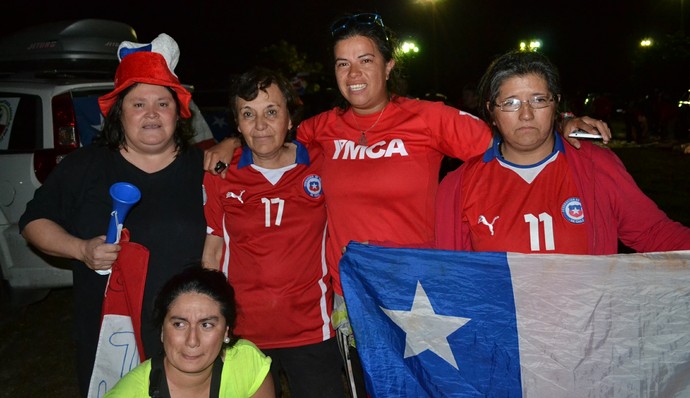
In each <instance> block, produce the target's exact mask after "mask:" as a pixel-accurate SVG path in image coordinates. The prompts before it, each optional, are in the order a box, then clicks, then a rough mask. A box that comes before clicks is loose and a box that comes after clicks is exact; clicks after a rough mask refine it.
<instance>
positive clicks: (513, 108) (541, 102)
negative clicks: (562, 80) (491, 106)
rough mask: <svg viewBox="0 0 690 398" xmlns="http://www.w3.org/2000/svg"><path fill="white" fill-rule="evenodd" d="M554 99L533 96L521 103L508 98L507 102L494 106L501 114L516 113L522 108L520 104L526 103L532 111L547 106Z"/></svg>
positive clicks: (545, 96)
mask: <svg viewBox="0 0 690 398" xmlns="http://www.w3.org/2000/svg"><path fill="white" fill-rule="evenodd" d="M555 99H556V98H554V97H553V96H550V95H535V96H534V97H532V98H530V99H528V100H525V101H522V100H519V99H517V98H508V99H507V100H505V101H503V102H500V103H498V104H496V106H498V107H499V108H500V109H501V111H503V112H517V111H518V110H520V108H521V107H522V104H524V103H528V104H529V106H530V107H531V108H532V109H542V108H546V107H547V106H549V105H550V104H551V103H552V102H553V101H554V100H555Z"/></svg>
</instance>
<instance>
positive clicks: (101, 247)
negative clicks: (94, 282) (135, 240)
mask: <svg viewBox="0 0 690 398" xmlns="http://www.w3.org/2000/svg"><path fill="white" fill-rule="evenodd" d="M120 249H121V246H120V245H117V244H113V243H105V235H101V236H97V237H95V238H92V239H87V240H83V241H82V248H81V257H80V258H78V259H79V260H81V261H82V262H83V263H84V264H86V266H87V267H89V268H91V269H92V270H94V271H97V270H108V269H110V268H112V267H113V263H114V262H115V260H117V256H118V254H119V253H120Z"/></svg>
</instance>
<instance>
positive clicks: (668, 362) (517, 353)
mask: <svg viewBox="0 0 690 398" xmlns="http://www.w3.org/2000/svg"><path fill="white" fill-rule="evenodd" d="M340 273H341V279H342V285H343V291H344V293H345V302H346V304H347V308H348V312H349V316H350V321H351V323H352V327H353V330H354V335H355V342H356V345H357V351H358V352H359V354H360V357H361V359H362V364H363V367H364V371H365V382H366V386H367V390H368V392H369V394H370V395H371V396H372V397H523V396H524V397H688V396H690V251H682V252H668V253H648V254H624V255H611V256H576V255H546V254H544V255H539V254H515V253H488V252H485V253H470V252H453V251H443V250H421V249H393V248H382V247H375V246H368V245H362V244H358V243H350V245H349V246H348V247H347V251H346V253H345V255H344V257H343V258H342V260H341V262H340Z"/></svg>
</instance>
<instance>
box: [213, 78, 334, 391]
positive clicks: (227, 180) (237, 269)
mask: <svg viewBox="0 0 690 398" xmlns="http://www.w3.org/2000/svg"><path fill="white" fill-rule="evenodd" d="M230 108H231V111H232V114H233V116H234V119H235V122H236V124H237V126H238V130H239V132H240V133H241V134H242V140H243V142H244V147H243V148H238V150H237V151H235V154H234V156H233V158H232V161H231V162H230V165H229V166H228V169H227V172H226V173H225V177H224V178H221V177H220V176H214V175H212V174H210V173H207V174H206V176H205V178H204V188H205V191H206V195H207V197H208V199H207V202H206V204H205V206H204V211H205V214H206V220H207V223H208V235H207V237H206V243H205V247H204V266H206V267H210V268H214V269H221V270H222V271H224V272H225V273H227V276H228V281H229V283H230V284H231V285H232V286H233V287H234V288H235V292H236V298H237V308H238V321H237V329H236V330H237V333H238V334H239V335H241V336H243V337H245V338H247V339H249V340H251V341H252V342H253V343H255V344H256V345H257V346H259V348H261V349H262V350H263V351H264V352H265V353H266V354H267V355H270V356H271V358H272V359H273V362H272V364H271V373H272V374H273V379H274V380H276V381H277V382H276V383H275V389H276V396H281V395H282V387H281V385H280V383H279V381H280V375H281V372H285V375H286V378H287V383H288V387H289V394H290V396H293V397H303V398H306V397H314V398H328V397H333V398H336V397H343V396H344V394H345V392H344V390H343V383H342V374H343V373H342V372H343V362H342V360H341V357H340V352H339V351H338V344H337V341H336V339H335V332H334V330H333V328H332V327H331V322H330V316H331V312H332V309H333V287H332V282H331V276H330V275H329V273H328V266H327V265H326V259H325V256H324V251H325V250H326V202H325V199H324V195H323V190H322V186H321V166H322V164H323V156H322V155H321V152H320V150H319V149H318V148H312V150H311V151H309V152H308V151H307V148H306V147H305V146H304V145H302V144H301V143H300V142H299V141H297V140H293V137H292V136H294V131H293V130H292V126H293V123H295V124H296V123H297V121H296V120H297V115H298V113H299V109H300V100H299V98H298V97H297V94H296V92H295V91H294V89H293V87H292V85H291V83H290V82H289V81H288V80H287V79H285V78H284V77H282V76H281V75H279V74H277V73H276V72H273V71H270V70H267V69H263V68H256V69H252V70H250V71H248V72H246V73H244V74H242V75H241V76H240V77H239V78H237V79H236V81H235V82H234V83H233V85H232V88H231V90H230Z"/></svg>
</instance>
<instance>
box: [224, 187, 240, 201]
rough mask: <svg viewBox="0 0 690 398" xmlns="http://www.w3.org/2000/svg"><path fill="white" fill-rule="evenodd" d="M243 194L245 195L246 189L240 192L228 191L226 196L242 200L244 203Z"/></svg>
mask: <svg viewBox="0 0 690 398" xmlns="http://www.w3.org/2000/svg"><path fill="white" fill-rule="evenodd" d="M242 195H244V190H242V191H240V194H239V195H238V194H236V193H234V192H228V193H227V194H225V198H226V199H227V198H235V199H237V200H239V201H240V203H242V204H244V201H243V200H242Z"/></svg>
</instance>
